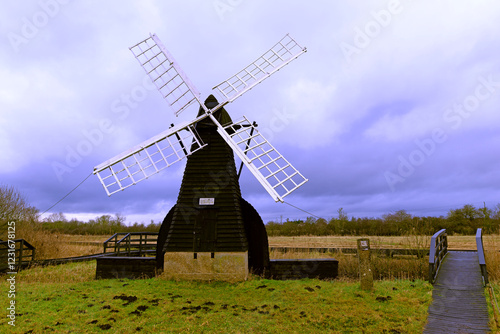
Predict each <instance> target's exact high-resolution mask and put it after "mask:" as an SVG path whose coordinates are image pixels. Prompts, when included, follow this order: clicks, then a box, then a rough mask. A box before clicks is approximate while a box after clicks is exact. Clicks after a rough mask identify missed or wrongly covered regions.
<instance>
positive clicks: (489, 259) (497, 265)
mask: <svg viewBox="0 0 500 334" xmlns="http://www.w3.org/2000/svg"><path fill="white" fill-rule="evenodd" d="M483 243H484V256H485V260H486V268H487V269H488V278H489V280H490V281H496V282H498V281H500V235H498V234H497V235H488V236H486V237H484V236H483Z"/></svg>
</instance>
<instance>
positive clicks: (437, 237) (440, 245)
mask: <svg viewBox="0 0 500 334" xmlns="http://www.w3.org/2000/svg"><path fill="white" fill-rule="evenodd" d="M447 253H448V235H447V234H446V229H442V230H440V231H438V232H436V233H435V234H434V235H433V236H432V237H431V247H430V251H429V282H430V283H431V284H433V283H434V280H435V279H436V276H437V274H438V272H439V267H440V266H441V263H442V262H443V259H444V257H445V256H446V254H447Z"/></svg>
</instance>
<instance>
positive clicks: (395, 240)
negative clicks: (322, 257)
mask: <svg viewBox="0 0 500 334" xmlns="http://www.w3.org/2000/svg"><path fill="white" fill-rule="evenodd" d="M360 238H369V239H370V244H371V247H372V248H422V247H423V248H426V249H427V248H428V247H429V244H430V240H431V236H429V235H405V236H393V237H386V236H321V237H320V236H298V237H269V246H271V247H310V248H313V247H346V248H356V246H357V240H358V239H360ZM494 238H495V236H491V235H486V236H484V240H485V242H486V241H487V240H489V239H494ZM448 244H449V248H450V249H451V250H453V249H469V250H474V249H476V239H475V236H473V235H459V236H448Z"/></svg>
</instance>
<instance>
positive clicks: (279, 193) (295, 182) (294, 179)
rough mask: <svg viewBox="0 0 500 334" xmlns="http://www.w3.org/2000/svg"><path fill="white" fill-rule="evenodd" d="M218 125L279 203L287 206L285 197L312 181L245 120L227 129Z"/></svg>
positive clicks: (244, 161)
mask: <svg viewBox="0 0 500 334" xmlns="http://www.w3.org/2000/svg"><path fill="white" fill-rule="evenodd" d="M215 122H216V120H215ZM216 124H217V125H218V128H217V131H218V132H219V134H220V135H221V136H222V137H223V138H224V139H225V140H226V142H227V143H228V145H229V146H230V147H231V148H232V149H233V151H234V152H235V153H236V154H237V155H238V157H239V158H240V159H241V161H243V163H244V164H245V165H246V166H247V167H248V169H249V170H250V172H252V174H253V175H254V176H255V177H256V178H257V180H258V181H259V182H260V183H261V184H262V186H263V187H264V188H265V189H266V191H267V192H268V193H269V195H271V197H272V198H273V199H274V200H275V201H276V202H278V201H279V202H283V198H284V197H285V196H287V195H289V194H290V193H291V192H292V191H294V190H296V189H297V188H299V187H300V186H302V185H303V184H304V183H306V182H307V181H308V180H307V179H306V178H305V177H304V176H303V175H302V174H300V172H299V171H298V170H297V169H295V167H293V166H292V165H291V164H290V163H289V162H288V161H287V160H286V159H285V158H284V157H283V156H282V155H281V154H280V153H279V152H278V151H277V150H276V149H275V148H274V147H273V146H272V145H271V144H270V143H269V142H268V141H267V140H266V139H265V138H264V136H262V134H261V133H259V131H258V130H257V128H256V127H255V126H254V125H253V124H251V123H250V122H249V121H248V119H247V118H246V117H245V116H243V119H241V120H239V121H237V122H234V123H232V124H230V125H227V126H224V127H223V126H221V125H220V124H219V123H216Z"/></svg>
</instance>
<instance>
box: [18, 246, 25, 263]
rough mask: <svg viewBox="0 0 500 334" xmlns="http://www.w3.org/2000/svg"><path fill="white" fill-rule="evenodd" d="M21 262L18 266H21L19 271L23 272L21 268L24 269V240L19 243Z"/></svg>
mask: <svg viewBox="0 0 500 334" xmlns="http://www.w3.org/2000/svg"><path fill="white" fill-rule="evenodd" d="M19 246H20V248H19V262H18V266H19V269H18V270H21V267H22V264H23V248H24V239H21V241H20V242H19Z"/></svg>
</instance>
